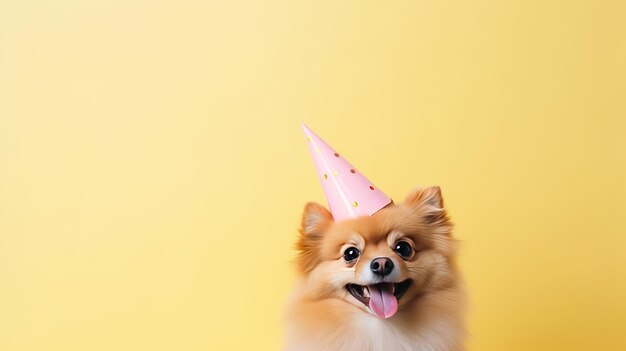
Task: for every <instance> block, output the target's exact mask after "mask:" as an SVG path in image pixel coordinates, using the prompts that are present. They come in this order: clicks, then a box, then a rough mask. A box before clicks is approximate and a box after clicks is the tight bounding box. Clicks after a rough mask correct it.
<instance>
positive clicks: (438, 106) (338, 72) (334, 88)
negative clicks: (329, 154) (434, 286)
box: [0, 0, 626, 351]
mask: <svg viewBox="0 0 626 351" xmlns="http://www.w3.org/2000/svg"><path fill="white" fill-rule="evenodd" d="M0 4H1V5H0V16H1V17H0V21H1V23H0V30H1V31H0V44H1V46H0V49H1V51H0V89H1V90H0V98H1V100H0V108H1V109H0V113H1V115H0V350H2V351H22V350H63V351H71V350H246V349H247V350H276V349H278V348H279V347H280V345H281V313H282V312H281V310H282V304H283V301H284V299H285V297H286V295H287V294H288V292H289V288H290V285H291V283H292V280H293V270H292V266H291V264H290V261H291V259H292V258H293V255H294V252H293V250H292V247H293V243H294V239H295V238H296V228H297V226H298V224H299V220H300V213H301V210H302V207H303V205H304V204H305V202H307V201H318V202H324V198H323V195H322V192H321V189H320V186H319V184H318V182H317V180H316V177H315V175H314V169H313V164H312V161H311V159H310V156H309V153H308V150H307V148H306V147H307V146H306V144H305V141H304V137H303V135H302V131H301V130H300V127H299V123H300V122H301V121H304V122H306V123H308V124H309V126H310V127H311V128H313V129H314V130H315V131H317V132H318V133H319V134H320V135H322V136H323V137H324V138H325V139H326V140H327V141H328V142H330V143H331V144H332V145H333V146H334V147H336V148H337V149H338V150H340V152H342V153H343V154H344V155H345V156H346V157H347V158H348V159H349V160H351V161H352V162H353V163H354V164H355V165H356V166H357V167H358V168H359V169H360V170H361V171H362V172H363V173H365V174H367V175H368V177H369V178H371V179H372V180H373V181H374V182H375V184H377V185H378V186H379V187H380V188H382V189H383V190H384V191H385V192H387V193H388V194H389V195H390V196H392V197H393V198H394V199H396V201H398V200H401V199H402V198H403V196H404V195H405V193H407V192H408V191H410V190H411V189H412V188H413V187H415V186H417V185H420V184H422V185H433V184H438V185H440V186H441V187H442V188H443V192H444V196H445V198H446V201H447V205H448V207H449V210H450V212H451V215H452V217H453V219H454V221H455V223H456V225H457V226H456V235H457V237H458V238H459V239H461V240H462V243H461V245H462V251H461V265H462V268H463V271H464V273H465V276H466V278H467V281H468V285H469V291H470V297H471V314H470V318H469V321H468V326H469V330H470V332H471V334H472V336H471V339H470V341H469V349H470V350H472V351H478V350H481V351H485V350H488V351H490V350H493V351H518V350H519V351H527V350H570V351H571V350H585V351H586V350H603V351H609V350H611V351H613V350H614V351H618V350H619V351H623V350H625V349H626V332H625V326H626V224H625V223H624V222H625V217H624V216H625V212H626V102H625V101H626V67H625V65H626V64H625V62H626V24H625V21H624V18H626V4H625V3H624V2H620V1H591V0H589V1H570V0H567V1H566V0H562V1H545V0H530V1H529V0H519V1H518V0H515V1H485V0H482V1H473V2H464V1H431V0H425V1H386V2H384V1H257V2H253V1H219V2H218V1H214V2H211V1H188V0H179V1H148V0H129V1H121V0H120V1H108V0H83V1H80V0H76V1H70V0H55V1H53V0H47V1H44V0H41V1H34V0H12V1H7V0H2V1H0Z"/></svg>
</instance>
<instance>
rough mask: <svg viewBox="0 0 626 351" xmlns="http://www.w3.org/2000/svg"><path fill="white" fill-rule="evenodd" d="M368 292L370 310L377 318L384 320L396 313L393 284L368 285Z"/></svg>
mask: <svg viewBox="0 0 626 351" xmlns="http://www.w3.org/2000/svg"><path fill="white" fill-rule="evenodd" d="M367 287H368V289H369V290H370V309H371V310H372V311H373V312H374V313H376V315H377V316H378V318H382V319H386V318H389V317H391V316H393V315H394V314H396V312H397V311H398V300H397V299H396V297H395V296H393V284H389V283H383V284H377V285H368V286H367Z"/></svg>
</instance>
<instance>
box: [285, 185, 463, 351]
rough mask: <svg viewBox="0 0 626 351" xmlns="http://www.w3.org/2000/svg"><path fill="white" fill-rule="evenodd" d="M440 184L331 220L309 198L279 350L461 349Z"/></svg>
mask: <svg viewBox="0 0 626 351" xmlns="http://www.w3.org/2000/svg"><path fill="white" fill-rule="evenodd" d="M451 230H452V224H451V223H450V220H449V218H448V215H447V212H446V210H445V209H444V207H443V200H442V196H441V191H440V189H439V187H431V188H422V189H416V190H415V191H413V192H412V193H411V194H409V195H408V196H407V198H406V200H405V202H404V203H402V204H399V205H396V204H393V203H392V204H390V205H388V206H387V207H385V208H383V209H381V210H380V211H378V212H377V213H375V214H374V215H372V216H364V217H359V218H356V219H349V220H344V221H340V222H336V223H335V222H334V221H333V218H332V215H331V214H330V212H329V211H328V210H327V209H326V208H324V207H323V206H321V205H318V204H316V203H308V204H307V205H306V207H305V209H304V214H303V217H302V228H301V230H300V234H301V235H300V237H299V239H298V243H297V247H298V251H299V255H298V258H297V267H298V272H299V278H298V281H297V283H296V286H295V288H294V290H293V292H292V294H291V296H290V298H289V301H288V305H287V313H286V340H285V346H286V347H285V349H286V350H289V351H292V350H342V351H350V350H355V351H356V350H358V351H366V350H371V351H374V350H380V351H383V350H384V351H394V350H423V351H453V350H454V351H461V350H464V346H463V341H464V336H465V331H464V310H465V302H464V300H465V299H464V294H463V287H462V282H461V278H460V274H459V271H458V269H457V267H456V264H455V240H454V239H453V238H452V233H451Z"/></svg>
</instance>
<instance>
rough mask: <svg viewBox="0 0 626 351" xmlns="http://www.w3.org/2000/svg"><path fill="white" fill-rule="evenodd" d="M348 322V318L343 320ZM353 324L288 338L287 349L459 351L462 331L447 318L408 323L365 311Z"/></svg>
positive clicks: (352, 321)
mask: <svg viewBox="0 0 626 351" xmlns="http://www.w3.org/2000/svg"><path fill="white" fill-rule="evenodd" d="M344 323H345V321H344ZM349 323H350V324H351V325H345V324H343V325H326V326H323V327H321V328H319V329H317V330H309V331H308V332H304V333H299V332H302V330H300V331H299V332H298V333H297V334H298V335H291V336H293V337H295V338H294V339H292V340H289V338H288V340H287V347H286V350H288V351H295V350H299V351H307V350H311V351H312V350H341V351H460V350H462V347H461V346H460V344H461V343H460V341H461V339H462V334H463V331H462V330H461V329H460V328H459V326H458V325H456V324H455V323H453V322H451V321H450V320H446V318H433V319H429V321H428V324H427V325H419V326H418V325H406V324H405V322H404V321H402V320H401V319H400V318H398V319H397V320H395V321H394V320H393V318H392V319H389V320H381V319H378V318H376V317H373V316H369V315H366V314H362V315H360V316H354V318H352V319H351V321H350V322H349Z"/></svg>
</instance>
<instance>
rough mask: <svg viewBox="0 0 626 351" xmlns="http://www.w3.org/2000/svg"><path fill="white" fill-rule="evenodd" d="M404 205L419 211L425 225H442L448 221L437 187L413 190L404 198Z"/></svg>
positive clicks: (439, 190)
mask: <svg viewBox="0 0 626 351" xmlns="http://www.w3.org/2000/svg"><path fill="white" fill-rule="evenodd" d="M404 205H405V206H407V207H409V208H412V209H415V210H419V212H421V213H422V214H423V218H424V221H425V222H426V223H429V224H444V223H446V222H447V221H448V217H447V214H446V210H445V209H444V207H443V196H442V195H441V189H440V188H439V187H438V186H433V187H429V188H417V189H415V190H413V191H412V192H411V193H410V194H409V195H408V196H407V197H406V200H405V201H404Z"/></svg>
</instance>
